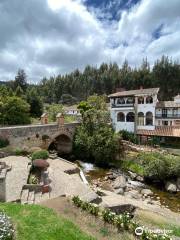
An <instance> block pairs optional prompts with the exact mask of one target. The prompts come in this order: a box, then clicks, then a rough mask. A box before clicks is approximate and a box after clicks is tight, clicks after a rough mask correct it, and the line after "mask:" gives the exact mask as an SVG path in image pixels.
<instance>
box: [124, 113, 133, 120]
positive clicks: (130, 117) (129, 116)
mask: <svg viewBox="0 0 180 240" xmlns="http://www.w3.org/2000/svg"><path fill="white" fill-rule="evenodd" d="M126 122H134V113H133V112H129V113H128V114H127V115H126Z"/></svg>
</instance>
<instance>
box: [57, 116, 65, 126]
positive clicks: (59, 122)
mask: <svg viewBox="0 0 180 240" xmlns="http://www.w3.org/2000/svg"><path fill="white" fill-rule="evenodd" d="M56 120H57V124H58V125H59V126H62V125H64V115H63V114H62V113H58V114H57V116H56Z"/></svg>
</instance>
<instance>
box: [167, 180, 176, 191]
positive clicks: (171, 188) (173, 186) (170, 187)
mask: <svg viewBox="0 0 180 240" xmlns="http://www.w3.org/2000/svg"><path fill="white" fill-rule="evenodd" d="M165 189H166V191H168V192H170V193H175V192H177V186H176V183H174V182H167V183H166V185H165Z"/></svg>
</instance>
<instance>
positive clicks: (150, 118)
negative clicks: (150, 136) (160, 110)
mask: <svg viewBox="0 0 180 240" xmlns="http://www.w3.org/2000/svg"><path fill="white" fill-rule="evenodd" d="M146 125H147V126H152V125H153V114H152V112H147V113H146Z"/></svg>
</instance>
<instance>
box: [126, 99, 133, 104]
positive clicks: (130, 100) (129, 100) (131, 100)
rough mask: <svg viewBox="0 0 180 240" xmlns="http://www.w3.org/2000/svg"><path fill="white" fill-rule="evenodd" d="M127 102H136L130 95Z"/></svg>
mask: <svg viewBox="0 0 180 240" xmlns="http://www.w3.org/2000/svg"><path fill="white" fill-rule="evenodd" d="M126 103H127V104H133V103H134V99H133V98H132V97H129V98H127V100H126Z"/></svg>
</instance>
